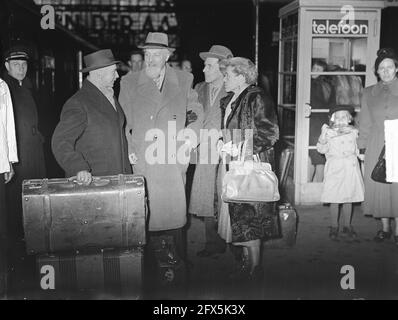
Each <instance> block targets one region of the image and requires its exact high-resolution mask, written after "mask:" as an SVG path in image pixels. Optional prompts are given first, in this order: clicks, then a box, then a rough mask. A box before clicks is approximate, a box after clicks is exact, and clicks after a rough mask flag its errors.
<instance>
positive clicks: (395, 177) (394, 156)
mask: <svg viewBox="0 0 398 320" xmlns="http://www.w3.org/2000/svg"><path fill="white" fill-rule="evenodd" d="M384 132H385V138H386V180H387V181H388V182H396V183H398V143H397V141H398V119H396V120H385V121H384Z"/></svg>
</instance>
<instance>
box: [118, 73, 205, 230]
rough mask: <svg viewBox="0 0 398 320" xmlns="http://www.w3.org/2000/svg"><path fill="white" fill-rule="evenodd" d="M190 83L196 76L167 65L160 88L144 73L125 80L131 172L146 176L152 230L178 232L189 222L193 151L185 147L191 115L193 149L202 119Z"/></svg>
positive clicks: (122, 92)
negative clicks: (187, 191) (189, 174)
mask: <svg viewBox="0 0 398 320" xmlns="http://www.w3.org/2000/svg"><path fill="white" fill-rule="evenodd" d="M192 81H193V76H192V74H190V73H187V72H184V71H180V70H175V69H173V68H171V67H169V66H166V71H165V77H164V81H163V85H162V89H161V90H159V89H158V87H157V86H156V84H155V82H154V81H153V80H152V79H150V78H149V77H148V76H147V75H146V73H145V70H142V71H139V72H135V73H132V74H128V75H126V76H124V77H123V78H122V80H121V84H120V95H119V101H120V104H121V106H122V108H123V109H124V112H125V114H126V118H127V128H126V134H127V140H128V145H129V153H130V154H131V153H134V154H135V155H136V157H137V162H136V164H135V165H134V168H133V169H134V172H135V173H139V174H143V175H144V176H145V178H146V186H147V191H148V205H149V230H150V231H161V230H170V229H178V228H181V227H183V226H184V225H185V224H186V219H187V217H186V211H187V210H186V209H187V205H186V197H185V179H186V170H187V167H188V164H189V150H187V148H184V146H183V145H184V143H185V141H186V140H187V139H185V137H184V135H185V133H187V132H188V131H187V130H185V129H186V128H187V126H186V120H187V112H188V111H192V112H194V113H195V114H196V116H197V119H196V121H194V122H192V123H190V124H189V125H188V127H189V128H190V129H192V132H191V133H194V136H190V137H189V140H190V141H191V142H192V146H193V147H195V146H196V145H197V143H198V134H199V129H200V127H201V122H202V120H203V108H202V105H201V104H200V103H199V102H198V96H197V93H196V92H195V91H194V90H193V89H192ZM195 140H196V141H195Z"/></svg>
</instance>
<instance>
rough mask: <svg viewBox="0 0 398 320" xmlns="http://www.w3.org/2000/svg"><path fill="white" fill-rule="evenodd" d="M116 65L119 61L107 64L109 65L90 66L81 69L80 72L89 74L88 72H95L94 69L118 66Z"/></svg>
mask: <svg viewBox="0 0 398 320" xmlns="http://www.w3.org/2000/svg"><path fill="white" fill-rule="evenodd" d="M118 63H120V61H112V62H109V63H106V64H101V65H98V66H91V67H87V68H83V69H81V70H80V72H83V73H85V72H90V71H93V70H96V69H101V68H105V67H109V66H111V65H113V64H118Z"/></svg>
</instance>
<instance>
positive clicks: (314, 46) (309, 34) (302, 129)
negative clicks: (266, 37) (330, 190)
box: [295, 10, 380, 204]
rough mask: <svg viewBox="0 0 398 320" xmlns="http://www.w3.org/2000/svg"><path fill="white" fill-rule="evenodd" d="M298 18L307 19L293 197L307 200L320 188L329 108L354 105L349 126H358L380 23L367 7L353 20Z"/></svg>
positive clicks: (310, 13)
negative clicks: (322, 140) (323, 135)
mask: <svg viewBox="0 0 398 320" xmlns="http://www.w3.org/2000/svg"><path fill="white" fill-rule="evenodd" d="M300 20H301V21H305V22H303V25H302V28H301V29H300V35H302V37H301V41H300V43H299V69H300V75H299V77H298V82H299V88H298V94H297V97H298V98H297V106H298V108H299V109H300V111H299V112H298V117H297V118H296V119H297V120H296V122H297V124H296V136H299V137H298V138H297V139H296V140H297V141H296V143H297V145H296V150H297V152H298V157H299V159H298V160H297V161H296V162H295V170H296V171H297V174H296V175H295V178H296V188H297V185H298V186H299V188H298V190H296V194H295V198H296V199H297V200H298V201H297V202H299V203H308V204H310V203H319V202H320V196H321V193H322V189H323V188H322V183H323V179H324V168H325V162H326V159H325V156H324V155H323V154H321V153H319V152H318V151H317V147H316V145H317V142H318V138H319V135H320V134H321V128H322V125H323V124H329V109H330V107H332V106H334V105H350V106H352V107H353V108H354V109H355V111H356V113H355V115H354V119H353V123H352V124H353V125H354V126H355V125H357V121H356V119H357V118H358V114H359V112H360V99H361V93H362V90H363V88H364V87H365V86H368V85H370V84H373V83H375V81H376V78H375V76H374V74H373V63H374V59H375V56H376V52H377V49H378V45H379V34H378V25H379V23H380V21H379V20H378V14H377V12H376V11H374V12H372V11H368V10H363V12H361V11H360V10H357V11H356V13H355V20H352V21H348V20H343V19H342V14H341V13H340V12H338V11H329V12H328V11H323V12H317V11H315V10H303V12H301V17H300ZM299 38H300V36H299Z"/></svg>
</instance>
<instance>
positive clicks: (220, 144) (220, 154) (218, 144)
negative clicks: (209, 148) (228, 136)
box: [216, 139, 224, 157]
mask: <svg viewBox="0 0 398 320" xmlns="http://www.w3.org/2000/svg"><path fill="white" fill-rule="evenodd" d="M223 147H224V141H222V140H221V139H220V140H218V141H217V145H216V150H217V153H218V155H219V156H220V157H221V156H222V151H221V150H222V148H223Z"/></svg>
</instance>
